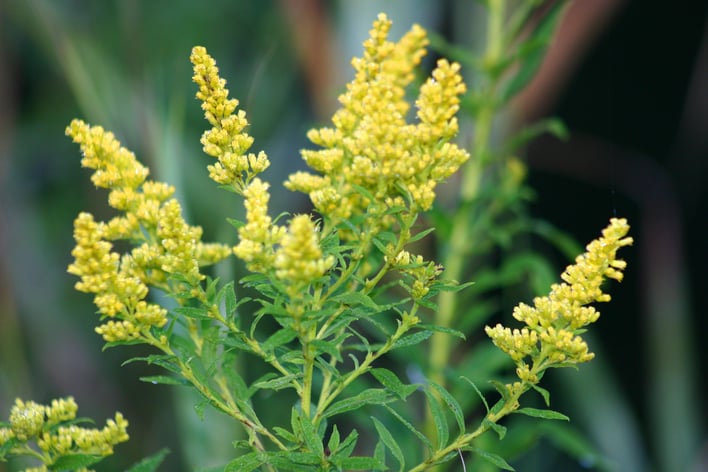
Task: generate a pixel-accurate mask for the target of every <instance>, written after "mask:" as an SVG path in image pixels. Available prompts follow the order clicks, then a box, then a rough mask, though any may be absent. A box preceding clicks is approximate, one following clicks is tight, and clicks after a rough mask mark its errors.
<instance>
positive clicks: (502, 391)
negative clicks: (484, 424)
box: [489, 380, 509, 402]
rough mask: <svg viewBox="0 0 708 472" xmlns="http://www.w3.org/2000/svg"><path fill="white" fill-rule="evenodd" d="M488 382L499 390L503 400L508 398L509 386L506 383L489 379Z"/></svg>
mask: <svg viewBox="0 0 708 472" xmlns="http://www.w3.org/2000/svg"><path fill="white" fill-rule="evenodd" d="M489 383H490V384H492V386H494V389H495V390H496V391H497V392H499V394H500V395H501V397H502V400H503V401H505V402H506V401H508V400H509V387H507V386H506V384H504V383H501V382H499V381H498V380H490V381H489Z"/></svg>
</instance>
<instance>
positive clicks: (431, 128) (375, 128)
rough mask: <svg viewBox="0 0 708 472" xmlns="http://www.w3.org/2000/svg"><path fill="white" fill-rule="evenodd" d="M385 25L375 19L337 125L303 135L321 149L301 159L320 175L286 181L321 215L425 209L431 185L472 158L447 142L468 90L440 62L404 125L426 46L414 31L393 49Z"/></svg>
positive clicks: (454, 68)
mask: <svg viewBox="0 0 708 472" xmlns="http://www.w3.org/2000/svg"><path fill="white" fill-rule="evenodd" d="M390 27H391V22H390V21H389V20H388V19H387V18H386V16H385V15H383V14H381V15H379V17H378V19H377V20H376V21H375V22H374V26H373V29H372V30H371V32H370V35H371V36H370V38H369V39H368V40H367V41H366V42H365V43H364V56H363V57H362V58H355V59H354V60H353V61H352V65H353V66H354V69H355V71H356V75H355V77H354V80H353V81H352V82H351V83H349V84H348V85H347V90H346V92H345V93H344V94H342V95H341V96H340V97H339V101H340V103H341V104H342V108H341V109H340V110H338V111H337V112H336V113H335V114H334V116H333V118H332V123H333V124H334V127H333V128H321V129H313V130H311V131H310V132H309V133H308V138H309V139H310V141H312V142H313V143H314V144H316V145H319V146H321V147H322V149H320V150H317V151H313V150H303V151H302V157H303V159H304V160H305V162H306V163H307V164H308V166H310V168H312V169H313V170H314V171H316V172H318V173H319V174H321V175H313V174H308V173H305V172H297V173H295V174H293V175H291V176H290V178H289V179H288V181H287V182H286V187H288V188H289V189H291V190H297V191H301V192H305V193H307V194H309V196H310V199H311V200H312V203H313V204H314V206H315V207H316V208H317V210H318V211H319V212H320V213H321V214H322V215H324V216H325V217H330V218H335V219H338V218H348V217H349V216H350V215H352V214H365V213H366V211H367V210H369V211H385V208H384V209H383V210H381V209H379V208H378V207H377V206H375V205H374V204H375V203H376V202H385V204H386V206H388V207H391V206H399V205H410V206H411V207H412V209H413V210H415V211H419V210H427V209H429V208H430V207H431V206H432V204H433V200H434V198H435V187H436V185H437V184H438V183H439V182H441V181H442V180H443V179H445V178H446V177H448V176H449V175H451V174H452V173H453V172H455V171H456V170H457V169H458V168H459V166H460V165H461V164H462V163H463V162H464V161H465V160H466V159H467V158H468V157H469V156H468V154H467V152H466V151H465V150H463V149H461V148H459V147H457V145H455V144H453V143H450V142H449V140H450V139H451V138H452V137H453V136H454V135H455V134H457V131H458V124H457V120H456V118H455V114H456V112H457V111H458V109H459V101H460V99H459V96H460V95H461V94H462V93H464V91H465V85H464V83H463V82H462V78H461V76H460V74H459V70H460V66H459V64H454V63H453V64H451V63H449V62H447V61H445V60H441V61H439V62H438V65H437V68H436V69H435V70H434V71H433V74H432V75H433V77H432V78H430V79H428V81H427V82H426V83H425V84H424V85H423V86H422V87H421V89H420V95H419V97H418V99H417V100H416V107H417V117H418V123H416V124H409V123H407V121H406V115H407V113H408V110H409V108H410V104H409V103H408V102H407V101H406V98H405V93H406V87H407V86H408V85H409V84H410V83H411V82H412V81H413V78H414V74H413V71H414V69H415V67H416V66H418V64H419V63H420V61H421V58H422V57H423V56H424V55H425V46H426V45H427V44H428V40H427V37H426V33H425V30H423V29H422V28H421V27H419V26H417V25H416V26H414V27H413V28H412V29H411V30H410V31H409V32H408V33H406V34H405V35H404V36H403V37H402V38H401V40H400V41H398V42H397V43H392V42H390V41H388V40H387V36H388V32H389V29H390ZM362 189H363V190H364V191H363V192H362ZM370 196H371V197H373V201H372V199H371V198H370Z"/></svg>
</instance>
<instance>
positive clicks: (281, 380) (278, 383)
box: [253, 373, 302, 390]
mask: <svg viewBox="0 0 708 472" xmlns="http://www.w3.org/2000/svg"><path fill="white" fill-rule="evenodd" d="M300 377H302V374H301V373H300V374H290V375H283V376H282V377H278V378H275V379H272V380H266V381H261V382H255V383H254V384H253V387H255V388H257V389H261V390H281V389H283V388H288V387H293V388H295V386H294V385H293V383H294V382H295V381H296V380H297V379H299V378H300Z"/></svg>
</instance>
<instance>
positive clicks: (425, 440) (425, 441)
mask: <svg viewBox="0 0 708 472" xmlns="http://www.w3.org/2000/svg"><path fill="white" fill-rule="evenodd" d="M384 408H386V409H387V410H388V411H389V413H391V414H392V415H393V416H395V417H396V419H397V420H398V421H400V422H401V424H402V425H403V426H405V427H406V428H408V430H409V431H410V432H411V433H413V434H415V435H416V437H417V438H418V439H420V441H421V442H422V443H423V444H425V445H426V446H428V449H429V450H432V449H433V444H432V443H431V442H430V440H429V439H428V438H427V437H426V436H425V435H424V434H423V433H421V432H420V431H418V430H417V429H415V427H414V426H413V425H412V424H410V423H409V422H408V421H407V420H406V419H405V418H403V417H402V416H401V415H400V413H398V412H397V411H396V410H394V409H393V408H391V407H390V406H388V405H384Z"/></svg>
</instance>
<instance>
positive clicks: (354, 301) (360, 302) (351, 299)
mask: <svg viewBox="0 0 708 472" xmlns="http://www.w3.org/2000/svg"><path fill="white" fill-rule="evenodd" d="M331 300H332V301H333V302H337V303H341V304H343V305H348V306H351V307H359V306H364V307H366V308H370V309H372V310H376V311H378V310H379V309H380V307H379V305H377V304H376V302H374V301H373V300H372V299H371V297H369V296H368V295H365V294H363V293H361V292H345V293H342V294H340V295H337V296H334V297H332V299H331Z"/></svg>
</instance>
